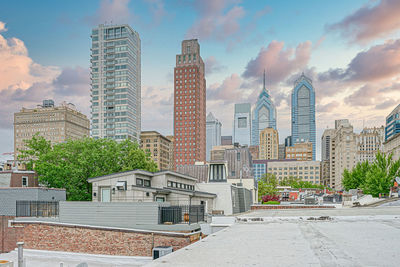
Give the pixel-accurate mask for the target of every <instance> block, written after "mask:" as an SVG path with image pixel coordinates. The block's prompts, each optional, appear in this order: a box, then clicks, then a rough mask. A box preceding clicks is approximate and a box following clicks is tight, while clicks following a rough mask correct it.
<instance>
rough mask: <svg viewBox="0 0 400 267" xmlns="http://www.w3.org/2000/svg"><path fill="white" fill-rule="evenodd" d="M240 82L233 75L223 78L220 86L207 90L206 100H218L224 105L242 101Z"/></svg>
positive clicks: (216, 84) (236, 76)
mask: <svg viewBox="0 0 400 267" xmlns="http://www.w3.org/2000/svg"><path fill="white" fill-rule="evenodd" d="M242 82H243V80H242V79H241V78H240V76H239V75H237V74H235V73H234V74H232V75H231V76H229V77H227V78H225V80H224V81H223V82H222V84H219V83H215V84H212V85H210V86H209V88H207V100H220V101H222V102H223V103H224V104H229V103H234V102H236V101H239V100H240V99H244V95H243V93H244V92H243V90H242V89H241V86H242Z"/></svg>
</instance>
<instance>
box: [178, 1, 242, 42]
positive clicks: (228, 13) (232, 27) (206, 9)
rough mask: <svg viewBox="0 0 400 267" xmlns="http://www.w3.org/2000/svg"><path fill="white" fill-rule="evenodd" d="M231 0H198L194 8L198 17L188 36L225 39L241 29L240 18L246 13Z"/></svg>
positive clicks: (187, 33) (217, 39)
mask: <svg viewBox="0 0 400 267" xmlns="http://www.w3.org/2000/svg"><path fill="white" fill-rule="evenodd" d="M232 3H233V4H235V3H236V1H229V0H197V1H195V2H194V9H195V10H196V11H197V13H198V14H199V17H198V19H197V20H196V21H195V22H194V24H193V25H192V26H191V27H190V28H189V30H188V31H187V32H186V38H198V39H202V40H216V41H225V40H226V39H229V38H232V37H234V36H235V35H236V34H237V33H238V32H239V31H240V24H239V20H240V19H241V18H242V17H243V16H244V15H245V11H244V9H243V7H241V6H238V5H236V4H235V5H234V6H231V5H232Z"/></svg>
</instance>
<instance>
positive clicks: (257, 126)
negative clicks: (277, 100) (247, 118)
mask: <svg viewBox="0 0 400 267" xmlns="http://www.w3.org/2000/svg"><path fill="white" fill-rule="evenodd" d="M265 77H266V75H265V69H264V77H263V88H262V90H261V93H260V95H259V96H258V99H257V103H256V105H255V107H254V109H253V112H252V114H253V119H252V133H251V144H252V145H259V143H260V132H261V131H262V130H264V129H265V128H273V129H275V130H276V108H275V105H274V102H273V101H272V99H271V96H270V94H269V92H268V90H267V88H266V80H265Z"/></svg>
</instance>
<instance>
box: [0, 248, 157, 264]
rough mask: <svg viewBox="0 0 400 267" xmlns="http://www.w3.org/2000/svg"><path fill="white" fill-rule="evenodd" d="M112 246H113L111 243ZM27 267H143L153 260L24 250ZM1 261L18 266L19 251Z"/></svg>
mask: <svg viewBox="0 0 400 267" xmlns="http://www.w3.org/2000/svg"><path fill="white" fill-rule="evenodd" d="M110 245H112V244H111V243H110ZM23 253H24V259H25V262H26V265H25V266H26V267H53V266H54V267H58V266H60V263H64V267H75V266H77V265H78V264H80V263H83V262H85V263H87V265H88V266H89V267H111V266H112V267H114V266H118V267H134V266H143V265H144V264H146V263H148V262H150V261H151V260H152V258H151V257H129V256H109V255H95V254H83V253H71V252H59V251H46V250H33V249H24V252H23ZM0 260H8V261H13V262H14V266H15V267H16V266H18V252H17V250H14V251H11V252H10V253H4V254H0Z"/></svg>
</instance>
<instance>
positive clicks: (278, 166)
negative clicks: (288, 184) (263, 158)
mask: <svg viewBox="0 0 400 267" xmlns="http://www.w3.org/2000/svg"><path fill="white" fill-rule="evenodd" d="M320 165H321V162H320V161H297V160H295V161H292V160H285V161H271V162H268V166H267V167H268V170H267V173H271V174H274V175H275V176H276V178H277V179H278V181H283V180H284V179H288V178H289V177H295V178H298V179H300V180H301V181H305V182H310V183H312V184H317V185H319V184H321V170H320V167H321V166H320Z"/></svg>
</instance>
